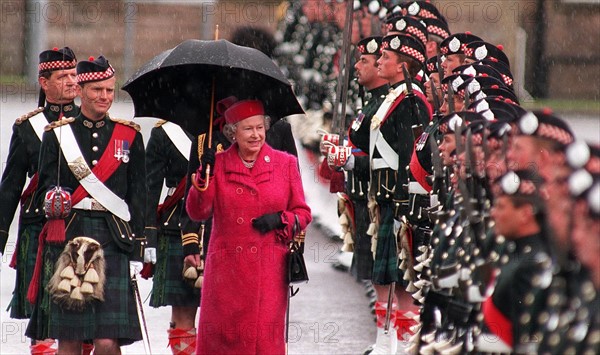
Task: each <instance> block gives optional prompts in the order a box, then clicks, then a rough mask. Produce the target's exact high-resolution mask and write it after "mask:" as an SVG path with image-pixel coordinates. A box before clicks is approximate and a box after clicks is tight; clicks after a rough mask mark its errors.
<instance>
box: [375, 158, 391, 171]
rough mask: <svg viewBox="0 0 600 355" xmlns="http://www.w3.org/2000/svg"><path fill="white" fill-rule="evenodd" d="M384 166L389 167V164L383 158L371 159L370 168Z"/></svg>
mask: <svg viewBox="0 0 600 355" xmlns="http://www.w3.org/2000/svg"><path fill="white" fill-rule="evenodd" d="M385 168H390V165H389V164H388V163H387V162H386V161H385V160H384V159H382V158H373V161H371V169H373V170H377V169H385Z"/></svg>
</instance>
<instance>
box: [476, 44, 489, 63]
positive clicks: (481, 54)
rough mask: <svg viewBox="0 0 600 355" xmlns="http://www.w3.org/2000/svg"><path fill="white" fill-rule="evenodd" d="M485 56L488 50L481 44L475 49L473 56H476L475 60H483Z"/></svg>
mask: <svg viewBox="0 0 600 355" xmlns="http://www.w3.org/2000/svg"><path fill="white" fill-rule="evenodd" d="M487 56H488V50H487V48H486V47H485V46H481V47H479V48H477V49H475V58H477V60H483V59H485V57H487Z"/></svg>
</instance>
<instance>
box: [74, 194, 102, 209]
mask: <svg viewBox="0 0 600 355" xmlns="http://www.w3.org/2000/svg"><path fill="white" fill-rule="evenodd" d="M73 208H75V209H78V210H86V211H108V210H107V209H106V208H105V207H104V206H102V204H101V203H100V202H98V201H96V200H95V199H93V198H91V197H84V198H83V199H82V200H81V201H79V202H78V203H77V204H76V205H75V206H73Z"/></svg>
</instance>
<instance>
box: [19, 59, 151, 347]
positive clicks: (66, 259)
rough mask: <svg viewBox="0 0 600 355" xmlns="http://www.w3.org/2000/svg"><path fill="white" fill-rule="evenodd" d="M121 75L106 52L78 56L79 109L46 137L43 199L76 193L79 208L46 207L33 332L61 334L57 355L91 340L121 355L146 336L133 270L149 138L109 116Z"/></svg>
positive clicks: (140, 243)
mask: <svg viewBox="0 0 600 355" xmlns="http://www.w3.org/2000/svg"><path fill="white" fill-rule="evenodd" d="M115 82H116V77H115V72H114V69H113V67H112V66H111V65H110V64H109V62H108V61H107V60H106V59H105V58H104V57H103V56H100V57H98V58H97V59H94V58H90V60H88V61H81V62H79V63H78V64H77V83H78V84H79V85H80V87H81V113H80V114H79V115H78V116H77V117H75V118H68V119H63V120H62V121H57V122H54V123H52V124H50V125H48V126H47V127H46V129H45V130H46V132H45V133H44V137H43V140H42V146H41V154H40V163H39V185H38V189H37V191H36V194H35V199H36V202H37V203H39V204H40V205H41V204H42V203H43V202H44V200H46V201H49V202H59V203H62V206H65V207H69V206H68V205H65V204H64V200H65V199H67V198H69V196H68V194H67V192H68V191H72V193H71V195H70V200H71V206H70V207H71V208H70V209H69V208H66V209H64V210H58V211H57V210H56V205H55V204H51V203H48V204H47V205H46V214H47V215H48V221H47V222H46V224H45V225H44V228H43V230H42V232H41V235H40V246H39V248H38V254H37V260H36V269H35V271H34V277H33V279H32V282H31V285H30V289H29V292H28V299H29V300H30V301H31V302H35V309H34V314H33V315H32V317H31V320H30V322H29V325H28V327H27V331H26V334H27V336H29V337H32V338H35V339H43V338H47V337H50V338H53V339H58V342H59V344H58V351H59V353H71V354H78V353H81V344H82V342H83V341H84V340H86V339H93V342H94V347H95V351H96V352H97V353H103V354H108V353H111V354H116V353H119V352H120V346H122V345H127V344H131V343H133V342H135V341H138V340H140V339H141V338H142V336H141V330H140V322H139V319H138V315H137V313H136V302H135V299H134V286H135V285H136V284H133V283H131V282H130V275H131V274H137V273H139V270H141V267H142V262H141V260H142V259H143V257H144V245H145V238H144V234H143V233H144V218H145V213H146V195H147V186H146V169H145V157H144V142H143V140H142V136H141V134H140V133H139V126H138V125H136V124H135V123H133V122H131V121H126V120H121V119H117V118H112V117H109V116H108V113H107V112H108V110H109V108H110V107H111V105H112V102H113V99H114V89H115ZM59 139H60V143H59ZM59 162H60V164H59ZM59 169H60V170H59ZM59 176H60V181H59V180H58V177H59ZM59 207H61V205H59ZM67 212H68V213H67ZM63 250H64V251H63ZM73 255H75V257H73ZM57 261H58V262H57ZM55 263H56V265H55ZM90 265H93V266H90ZM42 269H43V270H42ZM130 273H131V274H130ZM138 292H139V291H138ZM42 311H43V312H46V313H47V315H48V317H47V318H48V319H47V321H45V320H43V319H38V318H36V312H42Z"/></svg>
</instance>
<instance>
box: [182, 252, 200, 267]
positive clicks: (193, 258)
mask: <svg viewBox="0 0 600 355" xmlns="http://www.w3.org/2000/svg"><path fill="white" fill-rule="evenodd" d="M183 263H184V264H188V265H191V266H193V267H196V268H197V267H198V266H200V265H201V264H200V263H201V260H200V254H193V255H188V256H186V257H185V259H184V260H183Z"/></svg>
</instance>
